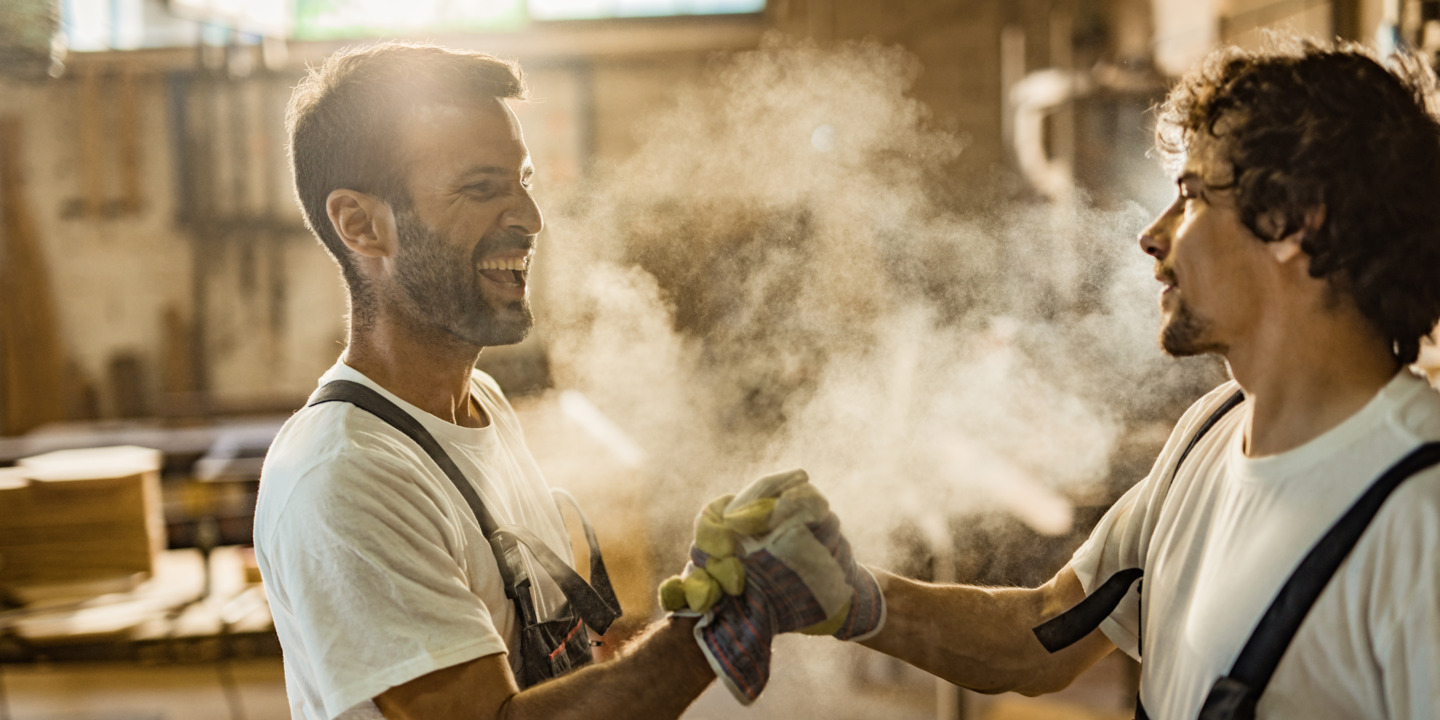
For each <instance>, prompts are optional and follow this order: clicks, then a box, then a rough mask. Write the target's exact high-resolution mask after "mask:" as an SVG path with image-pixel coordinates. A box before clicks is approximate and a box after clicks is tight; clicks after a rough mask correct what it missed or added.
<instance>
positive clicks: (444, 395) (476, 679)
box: [255, 43, 715, 720]
mask: <svg viewBox="0 0 1440 720" xmlns="http://www.w3.org/2000/svg"><path fill="white" fill-rule="evenodd" d="M523 96H524V84H523V82H522V78H521V74H520V70H519V68H518V67H516V66H514V65H512V64H510V63H506V62H502V61H500V60H497V59H495V58H493V57H490V56H487V55H483V54H480V53H473V52H456V51H450V50H445V49H442V48H438V47H433V46H423V45H408V44H398V43H389V44H382V45H377V46H373V47H368V48H360V49H352V50H346V51H342V52H340V53H337V54H335V55H334V56H332V57H330V58H329V59H328V60H326V61H325V63H324V64H323V65H321V66H319V67H318V68H315V69H313V70H312V71H311V72H310V74H309V76H308V77H307V78H305V79H304V80H303V81H302V82H301V83H300V85H299V86H298V87H297V88H296V89H295V91H294V94H293V96H292V99H291V103H290V106H289V110H288V113H287V118H286V122H287V126H288V129H289V132H290V153H291V158H292V169H293V171H294V177H295V186H296V193H297V195H298V197H299V200H300V203H301V205H302V207H303V209H304V213H305V220H306V223H307V225H308V227H309V228H310V230H311V231H312V232H313V233H314V234H315V235H316V236H317V237H318V238H319V239H320V240H321V241H322V242H323V244H324V245H325V247H326V248H327V249H328V250H329V252H330V254H331V255H332V256H333V257H334V259H335V261H336V263H337V264H338V265H339V266H340V270H341V273H342V275H343V277H344V279H345V282H346V285H347V287H348V290H349V300H350V317H349V338H348V342H347V344H346V347H345V350H344V353H343V355H342V356H341V357H340V360H339V361H338V362H337V363H336V364H335V365H334V366H333V367H332V368H331V369H330V370H329V371H327V372H326V373H325V375H324V376H323V377H322V378H321V385H323V386H326V387H330V386H331V385H332V384H333V383H334V382H335V381H344V382H348V383H349V385H348V387H350V388H352V389H354V388H356V387H358V388H360V391H361V392H362V394H364V393H367V392H368V393H371V394H376V395H378V396H379V397H381V398H383V399H384V400H385V401H388V403H389V404H391V405H393V406H394V407H397V408H399V409H400V412H401V414H402V415H403V417H402V418H401V420H405V418H409V421H408V422H413V423H418V425H419V426H420V427H421V428H422V430H423V431H424V433H428V436H429V437H431V438H433V440H434V442H435V444H436V445H437V446H438V447H439V448H440V449H441V450H442V451H443V455H445V456H448V458H449V461H448V462H449V463H451V464H453V466H454V468H453V469H454V470H455V471H456V473H457V474H458V475H459V476H461V477H459V478H458V480H456V479H455V475H452V474H451V470H447V469H446V466H445V465H444V464H443V463H442V461H441V460H440V459H439V457H438V456H437V455H434V454H432V455H431V456H430V457H426V455H427V453H429V452H430V451H429V450H427V449H425V448H426V446H425V445H424V443H421V442H420V441H419V440H414V438H415V436H414V435H411V436H410V437H407V436H406V435H407V434H406V433H404V432H402V431H401V430H400V429H399V428H400V424H396V423H392V422H389V421H387V420H384V419H382V418H381V417H380V416H378V415H376V414H372V413H371V412H369V411H367V410H366V409H362V408H361V407H358V406H357V405H355V404H352V403H351V402H349V401H347V402H324V401H323V400H324V399H325V398H322V397H320V396H321V394H322V393H324V392H325V390H324V389H322V390H321V391H319V392H317V395H316V396H313V397H312V402H311V404H310V406H308V407H306V408H304V409H302V410H301V411H300V412H298V413H296V414H295V415H294V416H293V417H292V418H291V419H290V420H289V421H288V422H287V423H286V425H285V427H284V429H282V430H281V432H280V434H279V435H278V437H277V438H276V439H275V442H274V444H273V446H272V448H271V450H270V453H269V455H268V456H267V458H266V462H265V468H264V473H263V476H262V479H261V483H260V497H259V500H258V504H257V507H256V517H255V548H256V556H257V559H258V561H259V565H260V570H261V573H262V574H263V576H264V579H265V585H266V590H267V593H268V595H269V599H270V603H271V609H272V611H273V615H274V618H275V627H276V630H277V632H278V634H279V637H280V641H281V646H282V648H283V650H284V653H285V679H286V689H287V692H288V693H289V696H290V703H291V712H292V714H293V716H294V717H295V718H297V720H298V719H300V718H305V719H307V720H311V719H322V718H323V719H325V720H329V719H330V718H337V717H342V718H346V719H347V720H356V719H359V718H379V717H385V718H391V719H392V720H394V719H396V718H423V719H424V720H446V719H448V718H477V719H483V720H489V719H490V718H510V719H515V720H519V719H521V718H548V719H551V720H554V719H559V718H585V719H586V720H594V719H595V718H674V717H678V716H679V714H680V713H681V712H682V711H683V709H684V708H685V707H686V706H687V705H688V704H689V703H690V702H691V701H692V700H693V699H694V698H695V697H696V696H698V695H699V694H700V693H701V692H702V691H703V690H704V689H705V688H706V687H707V686H708V685H709V684H710V682H711V681H712V680H713V679H714V677H715V675H714V672H713V671H712V670H711V666H710V665H709V664H708V663H707V660H706V657H705V656H704V655H703V654H702V651H701V650H700V646H699V644H698V643H697V642H696V637H695V626H696V621H695V620H694V619H680V618H676V619H672V620H668V621H665V622H662V623H659V624H657V625H656V626H655V627H654V628H652V630H651V631H650V632H649V633H648V635H647V636H645V637H644V638H643V639H641V640H639V641H636V642H635V643H634V644H633V645H632V647H631V648H629V649H628V650H627V651H626V652H624V653H622V654H621V656H620V657H618V658H617V659H614V660H611V661H609V662H606V663H603V664H599V665H590V666H589V667H584V668H581V669H579V670H577V671H575V672H571V673H569V674H564V675H563V676H561V677H558V678H557V679H554V680H551V681H549V682H544V683H542V684H536V685H534V686H533V687H530V688H527V689H525V690H523V691H522V690H521V689H520V687H519V685H518V683H517V675H520V674H521V673H522V671H524V672H528V671H529V670H530V668H531V667H532V666H531V665H529V664H527V663H531V662H532V661H534V662H538V663H540V664H541V665H545V664H547V663H555V662H557V660H556V659H557V657H558V658H560V659H561V660H565V662H566V667H569V666H578V665H585V664H587V663H588V662H589V640H588V636H587V635H586V634H585V629H584V628H583V627H581V626H580V625H579V624H578V622H577V623H576V624H574V625H569V624H567V625H565V626H564V627H562V628H561V633H560V635H559V636H558V637H556V638H554V640H555V642H556V643H557V644H556V645H555V648H554V650H553V651H551V650H548V649H547V650H544V651H542V652H541V655H540V656H539V657H538V658H537V657H528V658H525V661H524V662H521V660H522V658H521V657H520V656H521V655H522V654H524V653H521V652H520V651H519V648H521V647H522V646H523V643H522V641H521V636H522V633H523V632H528V630H529V628H530V627H531V626H532V625H535V624H536V623H535V622H533V621H535V620H539V621H544V620H545V619H546V617H547V616H548V615H550V614H553V613H556V612H559V611H561V610H564V608H565V607H567V601H568V600H572V598H570V596H569V595H564V594H561V593H560V592H558V586H557V582H556V581H552V578H554V574H553V573H552V572H550V571H551V570H553V569H554V566H553V565H545V563H543V562H541V561H540V560H539V559H537V558H539V557H540V555H542V554H546V553H548V554H549V555H551V556H553V557H555V558H558V560H557V562H559V563H561V564H563V565H565V566H569V565H572V564H573V559H572V557H571V551H570V545H569V537H568V535H567V533H566V531H565V528H564V524H563V521H562V519H561V516H560V514H559V512H558V510H557V509H556V507H555V505H554V503H553V502H552V498H551V492H550V489H549V487H548V486H547V485H546V483H545V480H544V478H543V477H542V476H541V474H540V471H539V469H538V468H537V466H536V464H535V461H534V459H533V458H532V457H531V455H530V453H529V451H528V449H527V448H526V446H525V443H524V440H523V438H522V436H521V432H520V427H519V425H518V423H517V421H516V418H515V414H514V411H513V410H512V409H511V407H510V405H509V404H508V402H507V401H506V399H505V397H504V395H502V394H501V392H500V389H499V387H498V386H497V385H496V384H495V382H494V381H493V380H492V379H491V378H490V377H489V376H487V375H485V374H484V373H482V372H479V371H477V370H475V369H474V366H475V363H476V361H477V359H478V357H479V354H480V352H481V350H482V349H483V348H484V347H487V346H491V345H503V344H509V343H515V342H518V341H520V340H521V339H522V338H524V337H525V335H526V333H527V332H528V331H529V330H530V326H531V315H530V308H529V305H528V300H527V292H526V290H527V273H528V270H529V267H530V261H531V257H532V255H533V253H534V250H535V238H536V235H537V234H539V232H540V230H541V225H542V220H541V214H540V209H539V208H538V207H537V206H536V204H535V201H534V199H533V198H532V197H531V192H530V188H531V178H532V175H533V169H532V166H531V162H530V157H529V153H528V151H527V150H526V147H525V142H524V139H523V137H522V134H521V129H520V124H519V122H518V121H517V120H516V117H515V115H514V113H513V112H512V111H511V109H510V107H509V105H508V104H507V101H508V100H512V99H519V98H522V97H523ZM341 386H343V383H342V384H341ZM401 424H404V423H401ZM466 487H468V488H469V490H468V491H467V490H465V489H464V488H466ZM470 494H474V495H475V496H476V498H477V500H478V503H477V505H478V506H483V511H484V512H488V513H489V515H490V516H493V518H492V520H493V524H495V525H496V526H498V527H499V528H500V529H502V530H503V529H504V528H506V527H509V528H511V530H510V531H509V532H510V534H511V535H512V536H515V537H518V536H519V535H517V533H518V534H523V535H525V537H526V538H528V540H527V541H526V544H525V547H526V552H521V553H518V555H517V557H518V558H519V560H518V561H517V562H516V564H514V565H513V566H512V565H510V564H509V561H508V560H507V562H506V565H505V567H504V568H502V567H501V564H500V561H499V560H498V559H497V558H499V557H500V556H501V555H504V553H501V554H499V555H497V553H496V552H495V551H493V550H492V545H491V540H492V539H493V538H494V537H497V536H499V535H502V534H504V533H491V532H487V529H482V528H484V526H485V525H486V521H485V520H482V519H480V517H479V512H473V511H472V508H474V507H476V506H477V505H469V499H468V497H469V495H470ZM515 528H518V530H515ZM496 547H500V546H499V545H497V546H496ZM511 547H512V549H513V548H514V547H516V546H511ZM545 548H548V551H545V552H541V551H544V550H545ZM522 575H523V576H524V577H527V578H529V583H530V585H529V587H530V590H529V591H533V593H534V596H533V597H534V605H535V607H534V610H535V612H536V614H537V618H528V617H518V616H517V608H516V604H515V602H513V601H512V600H513V598H512V597H508V596H507V594H513V592H514V585H513V584H511V586H510V587H509V588H507V583H511V581H512V580H513V579H514V577H519V576H522ZM512 576H513V577H512ZM591 579H592V581H594V580H595V577H594V575H593V573H592V578H591ZM556 580H558V578H556ZM519 592H522V593H523V592H527V591H526V589H525V587H524V585H523V584H522V585H521V587H520V590H519ZM527 597H528V596H527ZM570 605H572V606H573V605H575V603H573V602H571V603H570ZM567 622H569V621H567ZM530 640H531V637H530V635H528V634H526V635H525V642H529V641H530ZM547 647H548V646H547ZM531 655H533V653H531ZM563 672H564V668H561V669H560V670H556V671H555V672H554V673H553V674H555V675H561V674H562V673H563Z"/></svg>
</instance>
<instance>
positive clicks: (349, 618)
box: [268, 453, 506, 718]
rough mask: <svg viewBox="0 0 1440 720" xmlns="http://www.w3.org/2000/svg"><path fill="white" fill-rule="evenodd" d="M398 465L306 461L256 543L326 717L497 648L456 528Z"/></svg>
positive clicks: (378, 460)
mask: <svg viewBox="0 0 1440 720" xmlns="http://www.w3.org/2000/svg"><path fill="white" fill-rule="evenodd" d="M410 473H413V468H411V469H410V470H409V473H407V470H406V468H405V467H404V465H403V463H401V462H400V461H399V460H396V459H394V458H388V457H386V456H384V455H381V454H378V453H373V454H372V453H349V454H347V455H346V456H344V457H343V458H339V459H336V460H335V461H333V462H330V463H326V464H323V465H321V466H318V467H316V468H313V469H312V470H310V471H308V472H307V473H306V474H305V475H304V476H303V477H302V478H300V480H299V482H298V483H297V485H296V489H295V492H294V493H293V494H292V496H291V497H290V499H289V501H288V502H287V504H286V507H285V509H284V511H283V513H282V515H281V516H280V517H279V520H278V522H277V524H276V527H275V529H274V535H273V537H272V539H271V540H270V541H269V543H268V545H269V549H270V560H271V569H272V572H273V573H274V574H276V575H277V576H278V578H277V579H278V580H279V582H280V584H281V585H282V587H283V592H284V593H285V598H286V601H287V605H288V607H289V610H290V612H291V614H292V615H293V618H294V623H295V625H296V631H297V632H298V633H299V634H300V636H301V637H302V638H303V646H304V647H305V648H306V652H307V655H308V659H309V661H310V663H311V666H312V667H313V670H314V673H315V678H316V683H317V684H318V686H319V688H318V689H319V692H320V694H321V697H322V698H323V702H324V705H325V714H326V715H327V716H328V717H332V718H333V717H335V716H337V715H339V714H340V713H341V712H343V711H345V710H346V709H348V708H350V707H352V706H354V705H355V704H356V703H360V702H363V701H366V700H370V699H372V698H374V697H375V696H376V695H379V694H380V693H382V692H384V691H385V690H387V689H389V688H391V687H394V686H396V685H400V684H403V683H405V682H407V681H409V680H413V679H415V678H418V677H420V676H422V675H425V674H427V673H429V672H432V671H434V670H439V669H441V668H445V667H450V666H452V665H456V664H459V663H462V662H466V661H469V660H473V659H475V658H478V657H483V656H486V655H493V654H495V653H501V652H505V651H506V647H505V642H504V639H503V638H502V637H501V635H500V633H499V632H498V631H497V630H496V627H495V622H494V621H493V620H492V619H491V615H490V612H489V611H488V610H487V609H486V607H485V605H484V604H483V603H482V602H481V601H480V599H479V598H478V597H477V596H476V595H475V594H474V593H473V592H472V591H471V589H470V584H469V582H468V580H467V577H466V573H465V569H464V568H462V567H461V566H460V563H459V562H457V560H456V557H463V555H462V554H461V553H459V552H458V551H456V550H455V546H456V544H457V543H459V542H460V539H459V536H458V534H457V532H458V531H454V530H452V529H451V528H449V527H448V525H447V523H446V521H445V520H444V517H445V516H444V513H443V512H442V511H441V510H440V509H439V508H438V506H437V502H436V498H433V497H430V496H428V495H427V494H426V493H425V491H424V490H423V489H422V488H421V486H420V485H419V484H417V483H415V482H414V481H413V478H409V477H407V475H408V474H410Z"/></svg>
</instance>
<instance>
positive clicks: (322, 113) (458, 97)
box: [285, 42, 526, 292]
mask: <svg viewBox="0 0 1440 720" xmlns="http://www.w3.org/2000/svg"><path fill="white" fill-rule="evenodd" d="M525 96H526V89H525V80H524V74H523V73H522V72H521V70H520V66H519V65H517V64H515V63H513V62H507V61H505V60H501V59H499V58H495V57H492V56H490V55H486V54H484V53H480V52H474V51H466V50H450V49H447V48H442V47H438V46H435V45H427V44H419V43H401V42H386V43H380V44H376V45H369V46H357V47H351V48H346V49H344V50H341V51H339V52H337V53H335V54H333V55H331V56H330V57H328V58H326V60H325V62H323V63H321V64H320V65H319V66H318V67H312V68H310V71H309V73H307V75H306V77H305V78H304V79H303V80H301V81H300V84H299V85H297V86H296V87H295V90H294V92H292V93H291V95H290V104H289V105H288V106H287V107H286V110H285V130H286V133H287V134H288V135H289V154H290V171H291V174H292V177H293V178H294V181H295V196H296V198H297V199H298V200H299V202H300V208H301V210H302V211H303V212H304V214H305V225H306V226H307V227H308V228H310V232H312V233H314V234H315V237H317V238H319V240H320V242H321V243H323V244H324V245H325V247H326V249H328V250H329V251H330V254H331V255H332V256H333V257H334V258H335V261H336V263H338V264H339V265H340V272H341V275H342V276H344V278H345V282H346V284H347V285H348V286H349V287H350V288H351V290H352V292H353V291H354V290H357V289H358V288H359V285H360V282H361V281H360V278H359V276H358V275H357V273H356V271H355V268H354V266H353V264H352V263H351V262H350V259H349V254H348V253H347V252H346V249H345V246H344V244H343V243H342V242H341V241H340V238H339V236H338V235H336V233H335V229H334V228H333V227H331V226H330V220H329V216H328V215H327V213H326V211H325V200H326V198H328V197H329V196H330V193H331V192H333V191H335V190H339V189H347V190H355V191H358V192H363V193H368V194H371V195H375V196H376V197H379V198H381V199H382V200H385V201H386V202H388V203H390V204H391V205H392V206H393V207H395V208H396V209H404V208H408V207H409V206H410V200H411V198H410V194H409V192H408V190H407V189H406V187H405V177H406V166H405V162H404V158H401V157H399V154H398V152H397V147H398V145H399V139H398V134H397V127H398V125H399V123H400V121H401V119H402V118H403V117H404V115H405V113H406V111H408V110H410V109H412V108H415V107H417V106H422V105H429V104H461V103H468V102H474V101H475V100H476V99H482V98H502V99H510V98H514V99H524V98H525Z"/></svg>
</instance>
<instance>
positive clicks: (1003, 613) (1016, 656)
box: [863, 566, 1115, 695]
mask: <svg viewBox="0 0 1440 720" xmlns="http://www.w3.org/2000/svg"><path fill="white" fill-rule="evenodd" d="M875 576H876V578H877V579H878V580H879V581H880V587H881V589H882V590H884V592H885V603H886V606H887V610H886V619H885V627H884V629H883V630H882V631H881V632H880V634H879V635H877V636H875V637H874V638H871V639H870V640H868V641H865V642H864V643H863V644H864V645H866V646H867V647H870V648H873V649H875V650H879V651H880V652H883V653H885V654H886V655H891V656H894V657H897V658H899V659H901V660H904V661H905V662H908V663H910V664H911V665H914V666H916V667H918V668H920V669H922V670H925V671H927V672H930V673H933V674H935V675H938V676H940V677H943V678H945V679H946V680H949V681H950V682H953V683H955V684H956V685H960V686H962V687H966V688H969V689H971V690H976V691H979V692H984V693H999V692H1006V691H1010V690H1015V691H1018V692H1021V693H1024V694H1026V695H1040V694H1043V693H1047V692H1054V691H1056V690H1060V689H1062V688H1064V687H1065V686H1066V685H1069V684H1070V682H1071V681H1072V680H1074V679H1075V678H1076V677H1078V676H1079V675H1080V673H1081V672H1083V671H1084V670H1085V669H1086V668H1088V667H1090V666H1091V665H1093V664H1094V663H1095V661H1097V660H1099V659H1100V658H1102V657H1104V656H1105V655H1107V654H1109V653H1110V651H1112V650H1114V649H1115V645H1114V644H1112V643H1111V642H1110V640H1109V639H1108V638H1106V637H1105V635H1104V634H1102V633H1101V632H1100V631H1099V630H1096V631H1094V632H1092V633H1090V635H1088V636H1086V638H1085V639H1084V640H1081V641H1080V642H1078V643H1075V644H1074V645H1072V646H1070V647H1068V648H1066V649H1064V650H1061V651H1060V652H1058V653H1055V654H1053V655H1052V654H1051V653H1050V652H1048V651H1046V650H1045V648H1044V647H1043V646H1041V645H1040V641H1039V640H1037V639H1036V638H1035V634H1034V633H1033V632H1031V629H1032V628H1034V627H1035V626H1036V625H1039V624H1040V623H1042V622H1044V621H1045V620H1048V619H1050V618H1052V617H1054V616H1056V615H1058V614H1060V613H1061V612H1063V611H1065V610H1067V609H1069V608H1070V607H1072V606H1074V605H1075V604H1076V603H1078V602H1080V600H1082V599H1083V598H1084V597H1085V590H1084V588H1083V587H1081V585H1080V580H1079V578H1077V577H1076V576H1075V573H1074V571H1072V570H1071V569H1070V568H1069V566H1066V567H1065V568H1064V569H1062V570H1061V571H1060V572H1059V573H1058V574H1057V575H1056V576H1055V577H1054V578H1051V580H1050V581H1049V582H1047V583H1045V584H1044V585H1042V586H1040V587H1038V588H1033V589H1024V588H984V587H975V586H967V585H931V584H928V583H922V582H917V581H915V580H908V579H905V578H902V577H898V576H895V575H891V574H889V573H885V572H881V571H875Z"/></svg>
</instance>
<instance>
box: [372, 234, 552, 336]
mask: <svg viewBox="0 0 1440 720" xmlns="http://www.w3.org/2000/svg"><path fill="white" fill-rule="evenodd" d="M395 226H396V231H397V233H398V235H399V238H398V239H399V243H400V244H399V249H398V252H397V254H396V257H395V279H396V282H397V283H399V285H400V289H401V291H402V292H403V293H404V294H405V299H406V300H408V302H406V303H405V304H407V305H409V306H410V310H411V311H412V313H413V314H414V316H415V318H416V319H417V320H419V321H420V322H423V323H425V324H426V325H429V326H431V327H433V328H435V329H436V330H439V331H441V332H444V333H446V334H449V335H451V336H453V337H455V338H456V339H459V340H461V341H463V342H465V343H467V344H470V345H477V346H480V347H491V346H495V345H513V344H515V343H518V342H520V341H521V340H524V339H525V336H526V335H529V334H530V328H531V326H532V325H533V324H534V318H533V317H532V316H531V314H530V303H529V301H528V300H514V301H506V302H505V303H504V304H503V305H502V306H500V307H498V308H497V307H496V306H495V305H494V304H492V302H491V301H490V300H489V299H488V298H486V297H485V294H484V290H483V289H482V286H481V284H480V279H479V273H478V272H477V271H476V270H475V261H474V259H475V258H478V257H482V256H484V255H486V254H489V253H491V252H494V251H495V250H499V249H513V248H528V247H530V246H531V244H532V240H531V239H530V238H529V237H528V236H526V235H524V234H521V233H517V232H514V231H509V230H500V231H496V232H492V233H490V234H488V235H486V236H485V237H483V238H481V240H480V243H479V244H478V245H477V246H476V247H475V249H474V251H473V252H471V253H468V254H467V253H465V252H463V251H462V250H460V249H459V248H455V247H452V246H450V245H449V244H447V243H446V242H445V241H444V240H443V239H441V237H440V236H439V235H438V234H437V233H436V232H435V231H434V230H432V229H431V228H430V227H429V226H428V225H426V224H425V222H424V221H422V220H421V219H420V218H418V217H416V216H415V213H414V212H413V211H411V210H408V209H405V210H399V211H397V212H396V213H395Z"/></svg>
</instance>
